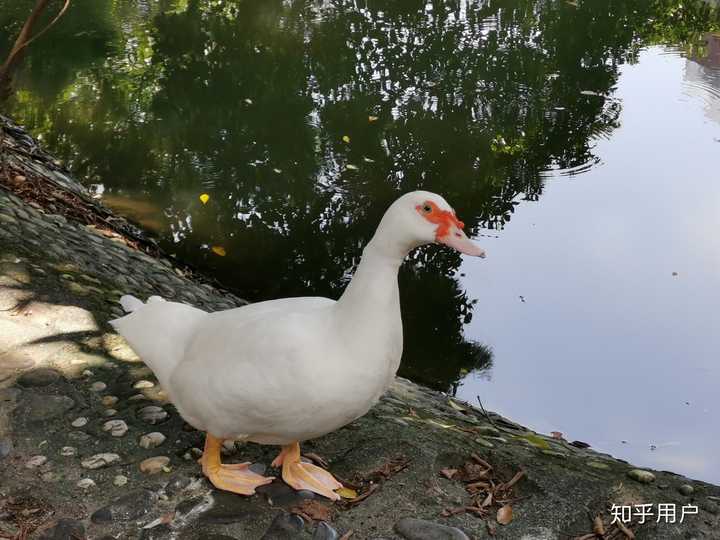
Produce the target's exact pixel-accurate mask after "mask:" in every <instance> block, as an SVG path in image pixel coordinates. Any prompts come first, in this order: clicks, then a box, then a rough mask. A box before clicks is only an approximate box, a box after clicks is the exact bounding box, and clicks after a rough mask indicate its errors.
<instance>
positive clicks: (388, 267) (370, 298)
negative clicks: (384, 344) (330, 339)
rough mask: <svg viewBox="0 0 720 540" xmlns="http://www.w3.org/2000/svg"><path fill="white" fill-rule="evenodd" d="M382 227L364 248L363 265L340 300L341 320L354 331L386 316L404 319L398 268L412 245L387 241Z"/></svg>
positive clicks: (338, 303) (339, 312)
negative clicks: (401, 313) (402, 316)
mask: <svg viewBox="0 0 720 540" xmlns="http://www.w3.org/2000/svg"><path fill="white" fill-rule="evenodd" d="M387 238H388V235H385V234H383V231H382V229H379V230H378V232H377V233H376V234H375V236H374V237H373V239H372V240H371V241H370V243H368V245H367V246H366V247H365V249H364V250H363V256H362V259H361V261H360V264H359V265H358V267H357V270H356V271H355V275H354V276H353V278H352V280H351V281H350V283H349V284H348V286H347V288H346V289H345V292H343V294H342V296H341V297H340V299H339V300H338V302H337V308H338V316H339V319H340V322H341V323H343V324H347V325H348V329H349V330H350V331H351V332H352V331H354V330H357V329H358V326H366V325H368V324H370V325H372V324H373V322H374V321H375V320H380V319H383V317H386V316H390V317H397V318H398V320H399V318H400V295H399V291H398V281H397V277H398V269H399V268H400V265H401V264H402V262H403V260H404V259H405V257H406V256H407V254H408V252H409V251H410V249H411V247H407V246H399V245H396V244H393V243H392V242H388V241H387Z"/></svg>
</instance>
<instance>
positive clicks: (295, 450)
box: [272, 443, 343, 501]
mask: <svg viewBox="0 0 720 540" xmlns="http://www.w3.org/2000/svg"><path fill="white" fill-rule="evenodd" d="M272 465H273V467H279V466H280V465H282V478H283V480H284V481H285V483H286V484H288V485H289V486H290V487H292V488H294V489H298V490H299V489H307V490H308V491H312V492H314V493H318V494H320V495H322V496H323V497H327V498H328V499H330V500H333V501H337V500H339V499H340V495H338V494H337V493H335V491H334V490H336V489H340V488H342V487H343V485H342V484H341V483H340V482H338V481H337V480H335V478H334V477H333V475H332V474H330V473H329V472H327V471H326V470H325V469H321V468H320V467H318V466H316V465H313V464H312V463H304V462H302V461H300V444H299V443H293V444H288V445H287V446H283V448H282V450H281V452H280V455H279V456H278V457H276V458H275V460H274V461H273V462H272Z"/></svg>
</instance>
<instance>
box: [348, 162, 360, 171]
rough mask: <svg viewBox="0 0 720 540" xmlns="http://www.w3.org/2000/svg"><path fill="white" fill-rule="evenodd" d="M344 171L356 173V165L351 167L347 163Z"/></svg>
mask: <svg viewBox="0 0 720 540" xmlns="http://www.w3.org/2000/svg"><path fill="white" fill-rule="evenodd" d="M345 169H346V170H348V171H357V170H358V168H357V165H351V164H349V163H348V164H347V165H345Z"/></svg>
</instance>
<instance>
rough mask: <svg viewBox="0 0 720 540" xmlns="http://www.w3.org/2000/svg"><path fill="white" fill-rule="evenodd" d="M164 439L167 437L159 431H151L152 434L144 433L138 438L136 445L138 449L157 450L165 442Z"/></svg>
mask: <svg viewBox="0 0 720 540" xmlns="http://www.w3.org/2000/svg"><path fill="white" fill-rule="evenodd" d="M166 438H167V437H165V435H163V434H162V433H160V432H159V431H153V432H152V433H146V434H145V435H143V436H142V437H140V442H139V443H138V444H139V446H140V448H157V447H158V446H160V445H161V444H162V443H164V442H165V439H166Z"/></svg>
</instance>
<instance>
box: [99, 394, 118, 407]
mask: <svg viewBox="0 0 720 540" xmlns="http://www.w3.org/2000/svg"><path fill="white" fill-rule="evenodd" d="M101 401H102V404H103V405H105V406H106V407H112V406H113V405H115V404H117V402H118V397H117V396H103V398H102V400H101Z"/></svg>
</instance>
